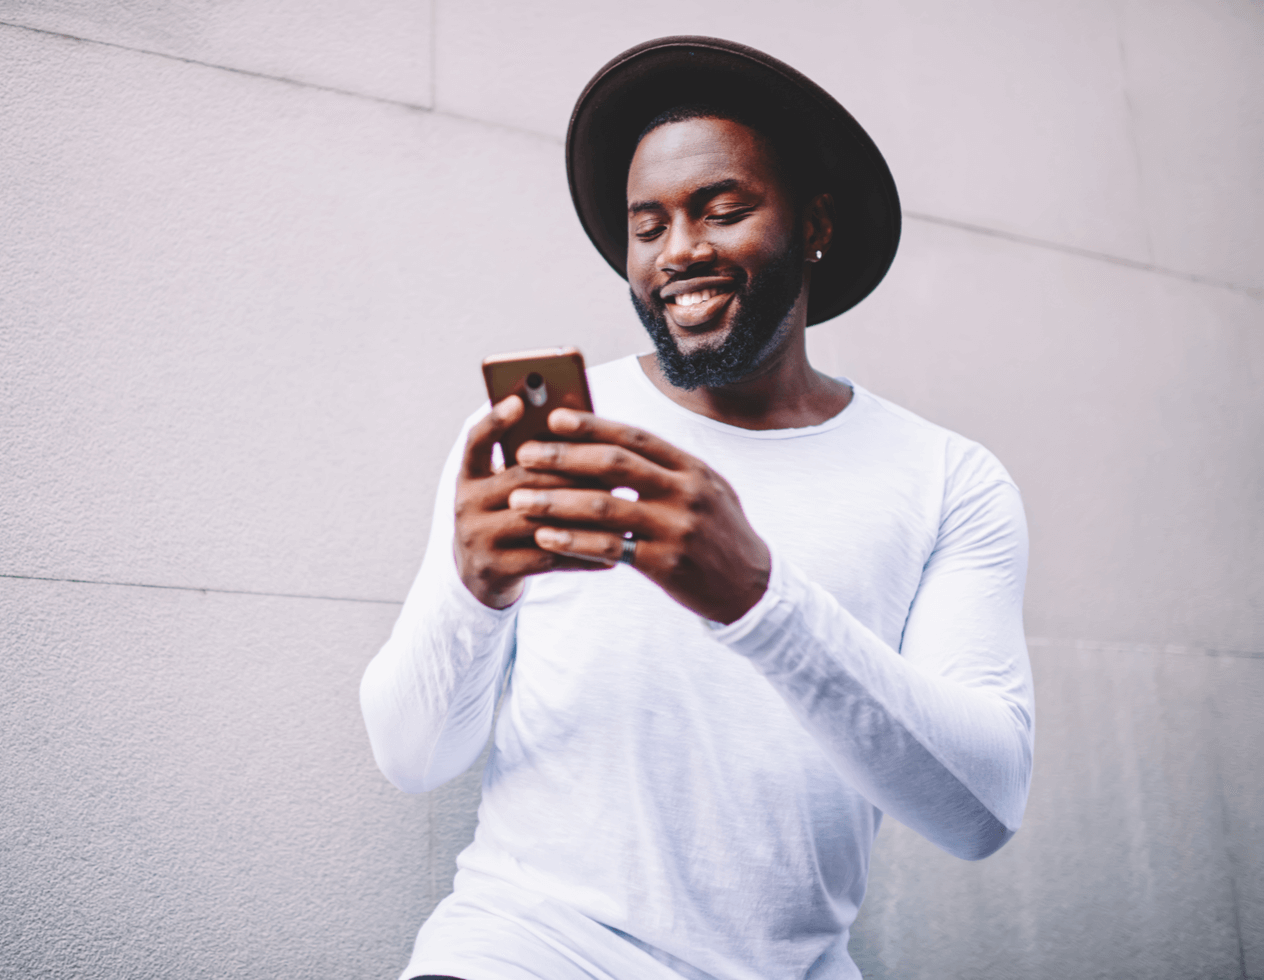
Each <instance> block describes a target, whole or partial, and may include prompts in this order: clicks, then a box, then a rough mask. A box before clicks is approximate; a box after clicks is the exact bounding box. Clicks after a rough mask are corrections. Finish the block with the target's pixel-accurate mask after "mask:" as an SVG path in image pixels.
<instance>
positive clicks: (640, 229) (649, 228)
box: [632, 221, 666, 242]
mask: <svg viewBox="0 0 1264 980" xmlns="http://www.w3.org/2000/svg"><path fill="white" fill-rule="evenodd" d="M665 227H666V226H665V225H663V224H662V223H661V222H659V223H656V224H651V223H650V222H648V221H647V222H645V223H644V224H641V225H636V226H635V227H634V228H633V229H632V233H633V234H634V235H636V237H637V239H638V240H639V241H642V242H652V241H653V240H654V239H655V238H657V237H658V236H659V235H661V234H662V233H663V229H664V228H665Z"/></svg>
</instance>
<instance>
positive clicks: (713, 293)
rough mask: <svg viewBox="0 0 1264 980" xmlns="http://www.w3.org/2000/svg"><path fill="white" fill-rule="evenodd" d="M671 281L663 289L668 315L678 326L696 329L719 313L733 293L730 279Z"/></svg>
mask: <svg viewBox="0 0 1264 980" xmlns="http://www.w3.org/2000/svg"><path fill="white" fill-rule="evenodd" d="M717 279H718V277H716V278H713V279H712V281H711V282H697V281H696V280H695V281H694V282H683V283H673V284H672V285H670V286H668V287H667V288H666V289H664V290H663V292H664V293H665V294H666V295H664V296H663V303H664V305H665V307H666V312H667V315H668V316H669V317H670V318H671V319H672V321H673V322H674V323H675V324H676V325H677V326H680V327H685V328H687V329H697V328H698V327H701V326H704V325H706V324H709V323H710V322H711V321H712V320H714V319H715V318H716V317H717V316H719V315H720V314H721V313H722V312H723V311H724V310H725V309H726V308H727V307H728V305H729V303H730V302H731V301H732V299H733V296H734V295H735V294H736V286H737V284H736V283H735V282H733V281H732V280H727V279H718V281H717Z"/></svg>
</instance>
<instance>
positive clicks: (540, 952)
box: [361, 357, 1034, 980]
mask: <svg viewBox="0 0 1264 980" xmlns="http://www.w3.org/2000/svg"><path fill="white" fill-rule="evenodd" d="M589 381H590V386H591V389H592V393H593V398H594V403H595V405H596V409H597V411H598V413H599V414H601V415H603V416H606V417H608V418H612V419H616V420H619V421H624V422H628V423H630V424H633V425H636V426H638V427H640V428H643V429H647V430H649V431H651V432H653V433H655V434H657V435H659V436H661V437H663V438H665V439H667V440H668V441H670V442H672V443H673V444H675V445H676V446H678V447H680V448H681V449H683V450H685V451H686V452H689V453H692V454H693V455H695V456H697V457H699V458H701V459H702V460H703V461H705V462H706V463H707V464H708V465H710V466H711V467H712V468H713V469H715V470H716V471H717V472H719V473H720V474H721V475H723V476H724V477H725V478H726V479H727V480H728V481H729V482H730V483H731V484H732V485H733V487H734V488H735V490H736V491H737V494H738V496H739V498H740V499H741V502H742V506H743V509H744V511H745V513H746V515H747V518H748V519H749V521H750V523H751V525H752V526H753V527H754V529H755V531H756V532H757V533H758V534H759V535H760V536H761V537H762V538H763V539H764V540H765V541H766V542H767V543H768V545H769V547H770V550H771V552H772V556H773V560H772V574H771V579H770V582H769V585H768V589H767V592H766V593H765V595H764V597H763V598H762V599H761V600H760V601H759V603H758V604H756V606H755V607H753V608H752V609H751V610H750V611H749V612H747V613H746V615H745V616H743V617H742V618H741V619H739V620H738V621H737V622H735V623H732V624H730V625H728V626H724V627H720V628H715V627H714V625H713V624H707V623H706V622H704V621H702V620H700V619H699V618H698V617H697V616H696V615H694V614H693V613H691V612H689V611H688V610H686V609H685V608H684V607H682V606H680V605H678V604H677V603H676V602H675V601H674V600H672V599H671V598H669V597H668V596H667V595H666V594H665V593H663V592H662V591H661V590H660V589H659V588H658V587H657V586H655V585H654V584H653V583H652V582H650V581H649V580H648V579H646V578H644V577H643V576H641V575H640V574H639V573H637V572H636V571H635V570H634V569H631V568H629V567H627V566H619V567H617V568H615V569H612V570H609V571H599V572H564V573H552V574H549V575H544V576H539V577H535V578H533V579H530V580H529V582H528V586H527V589H526V592H525V594H524V596H523V597H522V598H521V599H520V600H519V601H518V602H516V603H515V604H514V605H513V606H511V607H509V608H508V609H505V610H499V611H498V610H493V609H490V608H488V607H486V606H484V605H482V604H481V603H480V602H478V600H476V599H475V598H474V597H473V596H472V595H471V594H470V593H469V592H468V591H467V590H466V589H465V587H464V586H463V585H462V583H461V581H460V579H459V577H458V576H457V573H456V569H455V564H454V560H453V557H452V531H453V516H452V510H453V494H454V486H455V479H456V471H457V465H458V463H459V460H460V454H461V451H462V448H463V445H464V439H465V437H464V433H462V436H461V438H459V439H458V441H457V444H456V446H454V448H453V451H452V454H451V456H450V457H449V459H448V462H447V466H446V468H445V470H444V474H443V478H442V483H441V487H440V491H439V493H438V499H437V502H436V508H435V517H434V524H433V527H432V531H431V537H430V544H429V547H428V548H427V552H426V557H425V560H424V562H423V564H422V568H421V572H420V574H419V575H418V577H417V580H416V583H415V584H414V586H413V588H412V590H411V591H410V593H409V596H408V599H407V601H406V602H405V605H404V609H403V611H402V613H401V615H400V618H399V621H398V622H397V624H396V626H395V629H394V631H393V633H392V635H391V638H390V640H389V641H388V642H387V644H386V645H385V647H383V649H382V650H381V652H380V653H379V654H378V655H377V657H376V658H374V660H373V661H372V663H371V664H370V665H369V668H368V670H367V671H366V673H365V676H364V680H363V684H362V687H361V700H362V705H363V709H364V717H365V721H366V724H367V727H368V730H369V735H370V739H371V742H372V745H373V751H374V755H375V757H376V759H377V762H378V764H379V766H380V767H381V768H382V770H383V772H384V773H385V774H386V775H387V776H388V778H390V779H391V781H392V782H394V783H395V784H396V785H397V786H399V787H400V788H401V789H404V790H406V791H410V792H421V791H425V790H428V789H431V788H433V787H435V786H438V785H439V784H441V783H443V782H444V781H445V780H448V779H450V778H452V777H453V776H455V775H457V774H458V773H460V772H462V771H463V770H464V769H466V768H468V766H469V765H470V764H471V763H472V762H473V761H474V759H475V758H477V757H478V755H479V754H480V752H481V751H482V748H483V746H484V745H485V744H486V740H487V737H488V734H489V732H490V730H491V723H492V716H493V713H494V709H495V705H496V701H497V697H498V695H499V693H500V691H501V687H502V684H503V683H504V682H505V680H506V679H508V688H507V692H506V698H505V701H504V705H503V708H502V710H501V713H500V717H499V722H498V724H497V728H496V733H495V741H494V744H493V749H492V753H491V756H490V758H489V760H488V762H487V767H486V769H485V771H484V775H483V798H482V804H481V806H480V808H479V819H478V829H477V832H476V835H475V839H474V842H473V843H472V844H471V845H470V846H469V848H467V849H466V850H465V851H464V852H463V853H462V854H461V856H460V858H459V860H458V867H459V869H460V870H459V872H458V874H457V877H456V882H455V891H454V894H453V895H452V896H450V897H449V898H448V899H446V900H445V901H444V902H443V903H442V904H441V905H440V906H439V908H438V909H437V910H436V912H435V913H434V915H433V916H432V917H431V919H430V920H429V922H427V923H426V925H425V926H424V927H423V929H422V930H421V933H420V935H419V937H418V942H417V946H416V949H415V951H414V956H413V959H412V961H411V962H410V964H409V966H408V969H407V970H406V971H405V973H404V977H412V976H416V975H419V974H425V973H434V974H450V975H453V976H459V977H463V978H466V980H490V978H509V980H519V978H521V980H529V978H536V980H545V978H547V980H556V978H569V977H575V978H584V977H603V978H607V977H608V978H617V980H645V978H663V980H669V978H673V977H680V976H684V977H694V978H696V977H715V978H725V980H728V978H734V980H736V978H743V980H747V978H749V980H766V978H771V977H777V978H783V977H810V978H814V980H815V978H844V977H845V978H853V977H858V976H859V973H858V971H857V970H856V968H855V966H854V964H853V963H852V961H851V959H850V958H849V957H848V955H847V949H846V946H847V938H848V929H849V927H850V925H851V923H852V921H853V919H854V918H855V916H856V912H857V909H858V907H859V905H860V901H861V899H862V897H863V896H864V890H865V880H866V876H867V873H868V865H869V851H870V847H871V845H872V843H873V839H874V835H875V833H876V832H877V829H878V824H879V821H880V820H881V817H882V814H883V813H889V814H890V815H891V816H893V817H894V818H895V819H897V820H899V821H901V822H902V823H904V824H906V825H908V826H909V827H912V828H913V829H915V830H917V831H918V832H919V833H921V834H923V835H924V836H926V837H927V838H929V839H930V840H931V841H933V842H934V843H936V844H937V845H939V846H940V847H942V848H944V849H945V850H947V851H949V852H951V853H953V854H956V855H958V856H961V857H964V858H979V857H984V856H986V855H987V854H990V853H991V852H992V851H994V850H996V848H998V847H1000V846H1001V845H1002V844H1003V843H1004V842H1005V841H1006V840H1008V839H1009V837H1010V836H1012V835H1013V833H1014V832H1015V831H1016V830H1017V829H1018V826H1019V823H1020V821H1021V819H1022V813H1023V808H1024V806H1025V803H1026V797H1027V789H1028V785H1029V781H1030V773H1031V759H1032V740H1033V732H1034V713H1033V704H1032V690H1031V674H1030V668H1029V665H1028V660H1027V650H1026V645H1025V642H1024V637H1023V630H1022V593H1023V583H1024V578H1025V574H1026V559H1027V539H1026V526H1025V523H1024V518H1023V511H1022V504H1021V501H1020V498H1019V494H1018V491H1017V489H1016V488H1015V486H1014V484H1013V482H1012V481H1011V480H1010V478H1009V475H1008V474H1007V473H1006V472H1005V470H1004V468H1003V467H1002V466H1001V465H1000V463H999V462H998V461H997V460H996V459H995V457H993V456H992V455H991V454H990V453H989V452H988V451H987V450H985V449H983V448H982V447H981V446H979V445H978V444H976V443H973V442H970V441H969V440H966V439H964V438H962V437H961V436H958V435H956V434H954V433H951V432H949V431H947V430H945V429H943V428H940V427H938V426H935V425H932V424H930V423H928V422H926V421H924V420H922V419H920V418H918V417H917V416H915V415H913V414H911V413H909V412H907V411H904V410H903V409H900V408H897V407H896V406H894V405H891V404H890V403H889V402H886V401H884V400H883V399H881V398H878V397H877V396H875V395H873V394H870V393H869V392H867V391H865V390H864V389H863V388H860V387H858V386H853V388H854V391H855V397H854V398H853V400H852V402H851V404H850V405H849V406H848V407H847V408H846V409H845V410H844V411H843V412H841V413H839V415H837V416H835V417H834V418H832V419H830V420H829V421H827V422H825V423H823V424H821V425H816V426H810V427H806V428H798V429H779V430H749V429H741V428H736V427H733V426H729V425H725V424H723V423H720V422H717V421H714V420H712V419H708V418H706V417H704V416H701V415H697V414H695V413H692V412H690V411H688V410H686V409H684V408H682V407H681V406H679V405H677V404H676V403H675V402H673V401H672V400H671V399H669V398H667V397H666V396H665V395H663V394H662V393H661V392H660V391H658V389H657V388H655V387H654V385H653V384H652V383H651V382H650V381H649V379H648V378H647V377H646V376H645V374H644V373H643V372H642V370H641V368H640V366H639V364H638V363H637V361H636V359H635V358H633V357H629V358H625V359H623V360H619V361H615V362H613V363H610V364H606V365H603V366H601V367H598V368H595V369H593V370H592V371H590V372H589ZM848 383H850V382H848ZM479 414H481V413H479ZM475 417H477V416H475ZM473 421H474V419H473V418H472V419H471V420H470V422H469V423H467V429H468V426H469V425H470V424H472V423H473ZM511 663H512V670H510V669H509V667H510V664H511Z"/></svg>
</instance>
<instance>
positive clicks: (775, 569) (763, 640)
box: [476, 546, 793, 657]
mask: <svg viewBox="0 0 1264 980" xmlns="http://www.w3.org/2000/svg"><path fill="white" fill-rule="evenodd" d="M768 552H769V558H770V560H771V567H770V568H769V572H768V587H767V588H766V589H764V594H763V595H762V596H760V597H759V601H758V602H757V603H755V605H753V606H751V607H750V608H749V609H747V610H746V612H745V613H743V614H742V616H741V617H740V618H739V619H735V620H733V622H731V623H729V624H728V625H727V626H726V625H724V624H722V623H716V622H713V621H712V620H709V619H704V620H703V621H702V622H703V624H704V625H706V627H707V628H708V629H709V630H710V631H711V638H712V639H714V640H717V641H719V642H720V643H723V644H724V645H725V646H726V647H728V648H729V649H731V650H733V651H734V652H735V653H740V654H741V655H742V656H744V657H754V656H755V655H756V654H758V653H759V652H760V651H761V650H763V649H764V648H765V646H766V645H767V639H768V637H770V636H772V635H774V634H777V633H779V632H780V631H781V629H782V628H783V627H784V625H785V622H786V620H787V619H788V618H789V616H790V614H791V611H792V602H791V596H790V592H791V591H793V576H792V575H787V569H786V565H785V562H784V561H783V560H782V558H781V555H780V554H779V553H778V552H777V550H776V549H775V548H773V547H771V546H769V549H768ZM476 601H477V600H476Z"/></svg>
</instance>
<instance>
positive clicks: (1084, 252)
mask: <svg viewBox="0 0 1264 980" xmlns="http://www.w3.org/2000/svg"><path fill="white" fill-rule="evenodd" d="M431 13H432V21H433V13H434V6H433V5H432V7H431ZM0 27H11V28H14V29H16V30H23V31H30V32H32V33H35V34H45V35H48V36H50V37H61V38H66V39H68V40H71V41H78V42H79V43H81V44H99V45H102V46H103V47H109V48H115V49H116V50H120V51H132V52H134V53H136V54H146V55H152V56H153V57H156V58H166V59H168V60H170V61H177V62H181V63H183V64H188V65H197V66H199V67H201V68H210V69H218V70H220V71H226V72H232V73H233V74H236V75H245V76H247V77H250V78H262V79H267V80H269V81H274V82H281V83H282V84H285V85H292V86H294V87H296V88H307V89H313V90H315V91H319V92H332V93H334V94H337V95H345V96H349V97H351V98H355V99H364V100H366V101H369V102H375V103H378V104H380V105H392V106H399V107H401V108H404V109H411V110H414V111H417V112H425V113H428V114H430V115H435V116H444V117H446V118H448V119H455V120H459V121H461V122H467V123H473V124H476V125H480V126H486V127H488V128H490V129H496V130H501V131H505V132H511V133H518V134H521V135H524V136H530V137H534V138H536V139H541V140H545V141H547V142H549V143H553V144H555V145H561V144H562V140H561V139H558V138H557V137H555V136H551V135H549V134H546V133H540V132H537V131H536V130H532V129H526V128H524V127H521V126H513V125H510V124H508V123H499V122H492V121H489V120H486V119H478V118H476V117H474V116H465V115H461V114H460V113H455V112H450V111H447V110H441V109H437V108H435V107H434V106H433V105H432V106H424V105H418V104H416V103H413V102H404V101H401V100H399V99H389V98H386V97H384V96H378V95H368V94H366V93H363V92H353V91H351V90H349V89H342V88H336V87H334V86H332V85H320V84H318V83H315V82H304V81H300V80H298V79H295V78H286V77H285V76H283V75H269V74H267V73H266V72H259V71H251V70H249V69H247V68H233V67H231V66H228V65H220V64H215V63H214V62H210V61H199V60H197V59H196V58H185V57H182V56H180V55H174V54H167V53H165V52H162V51H154V50H151V49H149V48H136V47H131V46H129V45H126V44H118V43H116V42H114V41H98V40H96V39H94V38H86V37H80V36H78V35H76V34H67V33H64V32H61V31H50V30H47V29H45V28H42V27H29V26H27V25H26V24H16V23H13V22H12V21H0ZM433 33H434V32H433V30H432V31H431V45H432V49H433V48H434V47H436V46H435V45H434V37H433ZM436 74H437V73H436V71H435V63H434V57H433V56H432V58H431V92H430V98H431V102H432V103H435V104H437V100H436V99H435V91H436V89H435V85H436V83H437V77H436ZM904 217H905V218H908V219H911V220H913V221H922V222H926V223H928V224H936V225H942V226H943V227H946V228H955V229H957V230H959V231H966V232H970V233H972V234H976V235H985V236H987V237H990V238H999V239H1002V240H1004V241H1009V242H1014V243H1015V244H1019V245H1026V246H1029V247H1033V248H1042V249H1046V250H1048V251H1054V252H1063V253H1065V254H1067V255H1074V256H1077V257H1079V258H1084V259H1091V260H1095V261H1098V262H1105V263H1107V264H1110V265H1118V266H1123V267H1124V268H1129V269H1135V270H1137V271H1138V272H1149V273H1153V274H1155V275H1159V276H1163V277H1166V278H1170V279H1178V280H1182V281H1184V282H1192V283H1195V284H1197V285H1201V286H1210V287H1213V288H1216V289H1223V290H1226V291H1229V292H1236V293H1241V294H1244V295H1246V296H1248V297H1250V298H1251V299H1255V300H1259V299H1264V287H1260V286H1247V285H1244V284H1241V283H1233V282H1226V281H1224V280H1220V279H1212V278H1210V277H1208V276H1200V275H1197V274H1196V273H1190V272H1180V271H1178V270H1176V269H1168V268H1164V267H1163V266H1159V265H1154V264H1153V263H1148V262H1139V261H1137V260H1135V259H1129V258H1125V257H1123V256H1120V255H1111V254H1109V253H1107V252H1095V251H1093V250H1092V249H1087V248H1079V247H1078V246H1075V245H1065V244H1063V243H1061V242H1053V241H1048V240H1046V239H1042V238H1035V237H1032V236H1030V235H1022V234H1019V233H1017V232H1009V231H1002V230H1000V229H997V228H988V227H986V226H984V225H976V224H971V223H970V222H967V221H958V220H956V219H953V218H941V217H938V216H937V215H933V214H926V213H924V212H919V211H908V210H905V211H904ZM1147 234H1148V232H1147ZM383 601H385V600H383Z"/></svg>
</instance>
